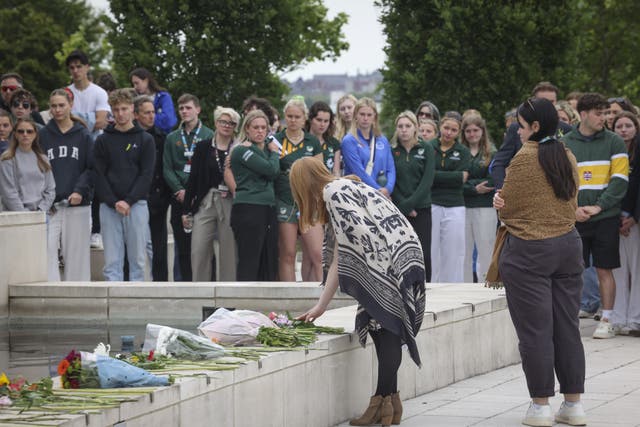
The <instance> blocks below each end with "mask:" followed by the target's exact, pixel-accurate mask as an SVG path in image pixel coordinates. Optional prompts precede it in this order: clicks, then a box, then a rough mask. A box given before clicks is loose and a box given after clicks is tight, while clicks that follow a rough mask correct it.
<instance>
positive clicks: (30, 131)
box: [16, 129, 36, 135]
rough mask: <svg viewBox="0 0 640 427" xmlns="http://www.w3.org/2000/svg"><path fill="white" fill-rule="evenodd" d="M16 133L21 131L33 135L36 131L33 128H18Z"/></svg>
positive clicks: (23, 133)
mask: <svg viewBox="0 0 640 427" xmlns="http://www.w3.org/2000/svg"><path fill="white" fill-rule="evenodd" d="M16 133H20V134H22V135H31V134H34V133H36V131H35V130H33V129H16Z"/></svg>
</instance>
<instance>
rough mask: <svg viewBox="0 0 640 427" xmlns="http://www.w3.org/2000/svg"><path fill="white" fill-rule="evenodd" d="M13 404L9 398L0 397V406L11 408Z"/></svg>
mask: <svg viewBox="0 0 640 427" xmlns="http://www.w3.org/2000/svg"><path fill="white" fill-rule="evenodd" d="M12 404H13V402H12V401H11V399H9V396H1V397H0V406H11V405H12Z"/></svg>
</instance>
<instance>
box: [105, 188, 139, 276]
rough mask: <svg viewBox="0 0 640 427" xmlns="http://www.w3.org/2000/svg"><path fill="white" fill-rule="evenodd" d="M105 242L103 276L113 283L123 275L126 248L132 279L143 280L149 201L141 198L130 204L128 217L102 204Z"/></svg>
mask: <svg viewBox="0 0 640 427" xmlns="http://www.w3.org/2000/svg"><path fill="white" fill-rule="evenodd" d="M100 223H101V227H102V244H103V245H104V269H103V270H102V272H103V274H104V278H105V280H107V281H110V282H114V281H115V282H117V281H122V280H123V278H124V274H123V268H124V253H125V246H126V248H127V259H128V261H129V280H130V281H132V282H141V281H143V280H144V266H145V258H146V246H147V236H148V235H149V231H148V230H147V228H148V227H149V209H148V208H147V201H146V200H140V201H138V202H136V203H134V204H133V206H131V211H130V213H129V216H123V215H120V214H119V213H118V212H117V211H116V210H115V209H113V208H110V207H109V206H107V205H105V204H104V203H101V204H100Z"/></svg>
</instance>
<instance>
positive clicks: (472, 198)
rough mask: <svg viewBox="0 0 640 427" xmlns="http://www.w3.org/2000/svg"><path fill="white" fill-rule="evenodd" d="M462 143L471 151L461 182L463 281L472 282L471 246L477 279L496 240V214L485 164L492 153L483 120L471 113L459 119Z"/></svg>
mask: <svg viewBox="0 0 640 427" xmlns="http://www.w3.org/2000/svg"><path fill="white" fill-rule="evenodd" d="M461 142H462V145H464V146H465V147H468V148H469V151H470V152H471V163H470V166H469V179H468V180H467V182H465V183H464V187H463V190H464V206H465V239H464V240H465V246H466V249H465V257H464V258H465V261H464V281H465V283H471V282H473V248H474V247H475V248H476V251H477V252H478V258H477V261H476V269H475V271H476V273H477V278H478V282H480V283H484V278H485V276H486V274H487V270H488V269H489V264H490V263H491V255H492V254H493V245H494V243H495V241H496V227H497V224H498V216H497V215H496V210H495V209H494V208H493V195H494V194H495V191H494V186H493V178H491V174H490V173H489V165H490V164H491V160H493V156H495V154H496V148H495V147H494V145H493V143H492V142H491V139H490V138H489V134H488V132H487V125H486V123H485V121H484V119H483V118H482V117H481V116H480V115H478V114H472V115H469V116H467V117H465V118H464V119H463V120H462V136H461Z"/></svg>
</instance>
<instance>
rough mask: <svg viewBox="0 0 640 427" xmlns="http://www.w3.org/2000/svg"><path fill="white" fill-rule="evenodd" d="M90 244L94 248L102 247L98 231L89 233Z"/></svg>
mask: <svg viewBox="0 0 640 427" xmlns="http://www.w3.org/2000/svg"><path fill="white" fill-rule="evenodd" d="M90 244H91V247H92V248H94V249H102V236H101V235H100V233H93V234H92V235H91V240H90Z"/></svg>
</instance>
